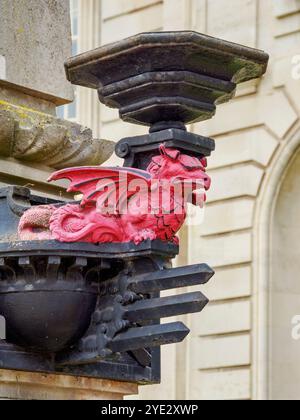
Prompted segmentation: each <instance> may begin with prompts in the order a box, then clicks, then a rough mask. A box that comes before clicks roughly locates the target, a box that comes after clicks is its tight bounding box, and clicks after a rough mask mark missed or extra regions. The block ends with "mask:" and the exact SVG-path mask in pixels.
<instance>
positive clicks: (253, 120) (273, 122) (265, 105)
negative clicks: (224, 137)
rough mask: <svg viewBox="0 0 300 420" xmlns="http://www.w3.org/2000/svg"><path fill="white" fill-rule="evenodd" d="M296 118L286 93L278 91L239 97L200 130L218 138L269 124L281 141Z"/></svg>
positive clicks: (219, 110) (221, 107)
mask: <svg viewBox="0 0 300 420" xmlns="http://www.w3.org/2000/svg"><path fill="white" fill-rule="evenodd" d="M283 115H284V118H282V116H283ZM297 119H298V115H297V113H296V112H295V110H294V108H293V107H292V105H291V103H290V102H289V100H288V98H287V97H286V95H285V94H284V92H282V91H275V92H274V93H271V94H267V95H261V96H249V97H247V96H246V97H242V98H237V99H236V100H234V101H231V102H229V103H227V104H224V105H220V106H219V107H218V111H217V115H216V117H215V118H213V119H212V120H209V121H207V122H205V123H202V125H201V126H198V125H197V127H199V131H200V133H206V134H207V135H209V136H216V135H220V134H225V133H230V132H233V131H237V130H241V129H245V128H250V127H257V126H259V125H266V126H267V127H268V128H269V129H270V130H271V131H272V132H273V133H274V134H275V135H276V136H278V137H279V138H282V137H284V136H285V134H286V133H287V132H288V130H289V129H290V128H291V127H292V125H293V124H294V123H295V122H296V121H297Z"/></svg>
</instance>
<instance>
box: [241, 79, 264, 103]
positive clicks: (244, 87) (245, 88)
mask: <svg viewBox="0 0 300 420" xmlns="http://www.w3.org/2000/svg"><path fill="white" fill-rule="evenodd" d="M259 83H260V80H259V79H255V80H249V81H248V82H244V83H241V84H239V85H238V86H237V89H236V94H235V96H236V97H237V98H238V97H240V96H246V95H252V94H253V93H256V92H257V88H258V85H259Z"/></svg>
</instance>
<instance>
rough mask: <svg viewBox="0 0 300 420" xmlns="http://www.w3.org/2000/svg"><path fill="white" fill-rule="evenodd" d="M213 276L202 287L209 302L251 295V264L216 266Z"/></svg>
mask: <svg viewBox="0 0 300 420" xmlns="http://www.w3.org/2000/svg"><path fill="white" fill-rule="evenodd" d="M215 271H216V274H215V275H214V277H213V278H212V279H211V280H210V281H209V282H208V283H207V284H206V285H204V286H203V287H202V289H201V290H202V292H203V293H204V294H205V296H207V297H208V298H209V300H210V301H211V302H215V301H220V300H226V299H236V298H241V297H248V296H250V295H251V266H250V265H245V266H236V267H230V268H217V269H216V270H215Z"/></svg>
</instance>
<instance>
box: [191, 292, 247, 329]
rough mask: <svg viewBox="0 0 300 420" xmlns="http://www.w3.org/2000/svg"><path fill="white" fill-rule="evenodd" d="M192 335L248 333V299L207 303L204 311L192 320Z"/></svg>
mask: <svg viewBox="0 0 300 420" xmlns="http://www.w3.org/2000/svg"><path fill="white" fill-rule="evenodd" d="M193 320H194V322H192V327H191V331H192V334H193V335H200V336H202V337H203V336H211V335H219V334H229V333H236V332H245V331H249V330H250V328H251V306H250V301H249V300H248V299H245V300H236V301H232V302H225V303H209V304H208V305H207V306H206V308H205V310H204V311H203V312H201V314H199V315H198V317H197V319H196V317H195V318H193Z"/></svg>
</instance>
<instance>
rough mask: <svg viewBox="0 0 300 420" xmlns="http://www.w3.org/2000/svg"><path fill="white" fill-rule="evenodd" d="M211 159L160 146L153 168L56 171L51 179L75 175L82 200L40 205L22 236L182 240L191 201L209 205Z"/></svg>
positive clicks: (25, 220)
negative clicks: (208, 170)
mask: <svg viewBox="0 0 300 420" xmlns="http://www.w3.org/2000/svg"><path fill="white" fill-rule="evenodd" d="M206 166H207V162H206V159H205V158H203V159H198V158H196V157H191V156H188V155H185V154H181V153H180V152H179V151H178V150H175V149H170V148H166V147H165V146H163V145H162V146H161V147H160V155H158V156H155V157H153V158H152V162H151V163H150V165H149V166H148V168H147V171H143V170H139V169H133V168H102V167H80V168H70V169H64V170H61V171H58V172H56V173H54V174H53V175H52V176H51V178H50V179H49V181H53V180H58V179H65V178H66V179H69V180H70V181H71V185H70V187H69V189H68V191H70V192H76V193H78V192H81V193H82V194H83V199H82V201H81V203H80V204H67V205H64V206H60V207H57V206H54V205H51V206H38V207H33V208H32V209H30V210H28V211H27V212H26V213H24V215H23V216H22V218H21V220H20V225H19V237H20V239H22V240H34V239H35V240H46V239H56V240H58V241H61V242H91V243H105V242H131V241H132V242H134V243H135V244H139V243H140V242H142V241H144V240H147V239H150V240H154V239H160V240H163V241H172V242H176V243H177V242H178V239H177V237H176V233H177V232H178V231H179V229H180V228H181V226H182V224H183V223H184V220H185V218H186V215H187V213H186V204H187V202H192V203H193V204H195V205H200V206H203V203H204V201H205V200H206V195H205V193H203V191H202V192H199V190H200V189H202V190H203V189H205V190H208V189H209V187H210V178H209V176H208V175H207V174H206Z"/></svg>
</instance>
